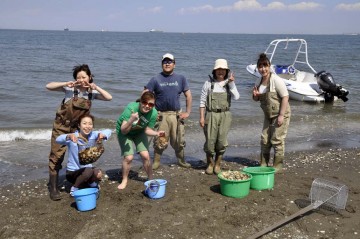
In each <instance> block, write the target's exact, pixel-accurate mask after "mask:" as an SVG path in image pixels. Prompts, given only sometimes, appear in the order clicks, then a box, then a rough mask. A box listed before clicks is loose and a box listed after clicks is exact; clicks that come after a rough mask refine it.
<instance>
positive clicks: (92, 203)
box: [73, 188, 99, 212]
mask: <svg viewBox="0 0 360 239" xmlns="http://www.w3.org/2000/svg"><path fill="white" fill-rule="evenodd" d="M98 192H99V189H97V188H85V189H80V190H77V191H75V192H74V194H73V196H74V198H75V202H76V206H77V209H78V210H79V211H81V212H84V211H89V210H92V209H94V208H95V207H96V199H97V196H98Z"/></svg>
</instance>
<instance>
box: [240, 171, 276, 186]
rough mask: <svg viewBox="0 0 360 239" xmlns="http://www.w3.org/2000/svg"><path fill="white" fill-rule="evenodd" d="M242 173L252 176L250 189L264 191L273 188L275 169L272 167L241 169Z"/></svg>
mask: <svg viewBox="0 0 360 239" xmlns="http://www.w3.org/2000/svg"><path fill="white" fill-rule="evenodd" d="M243 172H245V173H248V174H251V176H252V180H251V182H250V188H251V189H255V190H264V189H271V188H273V187H274V180H275V169H274V168H273V167H247V168H244V169H243Z"/></svg>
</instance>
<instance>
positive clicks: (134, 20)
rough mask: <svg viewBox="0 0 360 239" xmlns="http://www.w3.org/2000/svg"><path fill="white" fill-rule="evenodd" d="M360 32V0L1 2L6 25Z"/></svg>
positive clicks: (1, 23) (0, 12)
mask: <svg viewBox="0 0 360 239" xmlns="http://www.w3.org/2000/svg"><path fill="white" fill-rule="evenodd" d="M65 27H69V28H70V30H74V31H75V30H80V31H100V30H107V31H130V32H147V31H149V30H150V29H152V28H156V29H160V30H163V31H165V32H203V33H209V32H210V33H275V34H279V33H283V34H347V33H359V34H360V1H351V0H350V1H346V0H339V1H336V0H323V1H321V0H314V1H306V0H305V1H304V0H290V1H280V0H270V1H261V0H239V1H236V0H233V1H231V0H221V1H220V0H210V1H205V0H168V1H160V0H126V1H125V0H83V1H79V0H78V1H76V0H1V1H0V29H35V30H62V29H63V28H65Z"/></svg>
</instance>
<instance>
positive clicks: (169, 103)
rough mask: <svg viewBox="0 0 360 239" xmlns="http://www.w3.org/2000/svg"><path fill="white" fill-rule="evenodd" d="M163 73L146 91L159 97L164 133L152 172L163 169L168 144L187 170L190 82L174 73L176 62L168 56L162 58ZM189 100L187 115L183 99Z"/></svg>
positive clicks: (156, 145) (156, 144)
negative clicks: (182, 106) (186, 145)
mask: <svg viewBox="0 0 360 239" xmlns="http://www.w3.org/2000/svg"><path fill="white" fill-rule="evenodd" d="M161 64H162V72H161V73H159V74H158V75H156V76H154V77H153V78H151V79H150V81H149V82H148V84H147V85H146V86H145V91H147V90H148V91H151V92H153V93H154V94H155V96H156V101H155V108H156V109H157V110H158V114H159V117H158V121H159V122H158V123H159V129H158V130H161V131H165V136H164V138H165V142H166V143H165V144H164V142H163V140H162V139H161V138H160V137H157V138H156V139H155V140H154V163H153V169H154V170H156V169H157V168H158V167H159V166H160V157H161V155H162V153H163V152H164V150H165V149H166V148H167V142H169V141H170V145H171V146H172V148H173V149H174V150H175V154H176V158H177V160H178V164H179V165H180V166H182V167H184V168H190V166H191V165H190V164H189V163H187V162H186V161H185V155H184V148H185V137H184V136H185V127H184V120H185V119H187V118H188V117H189V115H190V113H191V106H192V96H191V91H190V89H189V84H188V81H187V79H186V78H185V77H184V76H183V75H179V74H176V73H174V68H175V58H174V56H173V55H172V54H170V53H166V54H165V55H163V57H162V61H161ZM181 93H183V94H184V96H185V98H186V111H185V112H182V111H181V106H180V95H181Z"/></svg>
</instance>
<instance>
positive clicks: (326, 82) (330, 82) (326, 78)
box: [315, 71, 349, 102]
mask: <svg viewBox="0 0 360 239" xmlns="http://www.w3.org/2000/svg"><path fill="white" fill-rule="evenodd" d="M315 77H316V79H317V83H318V85H319V87H320V89H322V90H323V91H324V93H325V95H324V98H325V102H332V101H334V96H336V97H338V98H340V99H342V100H343V101H344V102H346V101H348V98H347V97H346V96H347V95H348V94H349V91H348V90H346V89H344V88H343V87H342V86H341V85H339V84H335V81H334V78H333V77H332V75H331V74H330V73H328V72H326V71H320V72H318V73H316V74H315Z"/></svg>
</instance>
